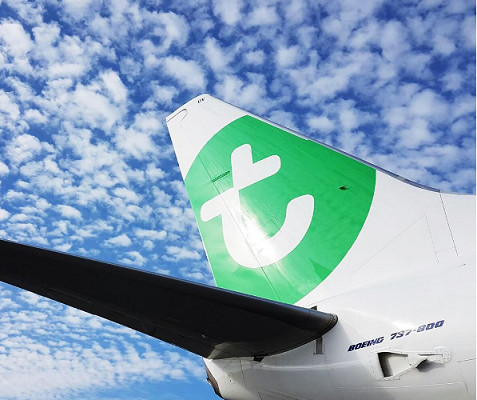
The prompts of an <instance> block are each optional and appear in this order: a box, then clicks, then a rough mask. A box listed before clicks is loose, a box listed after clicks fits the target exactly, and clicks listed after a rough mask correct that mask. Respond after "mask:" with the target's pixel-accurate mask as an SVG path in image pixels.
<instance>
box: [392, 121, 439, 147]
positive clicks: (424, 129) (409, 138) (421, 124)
mask: <svg viewBox="0 0 477 400" xmlns="http://www.w3.org/2000/svg"><path fill="white" fill-rule="evenodd" d="M428 125H429V124H428V123H427V121H426V120H424V119H420V118H418V119H416V120H414V121H413V122H412V124H411V126H410V127H409V128H407V129H403V130H402V131H401V132H400V136H401V140H400V142H401V144H402V145H403V146H405V147H409V148H417V147H420V146H422V145H423V144H429V143H433V142H434V141H435V140H436V138H435V136H433V134H432V133H431V131H430V130H429V126H428Z"/></svg>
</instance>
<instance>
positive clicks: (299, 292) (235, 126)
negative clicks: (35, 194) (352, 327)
mask: <svg viewBox="0 0 477 400" xmlns="http://www.w3.org/2000/svg"><path fill="white" fill-rule="evenodd" d="M243 144H249V145H250V146H251V148H252V156H253V161H254V162H257V161H260V160H262V159H264V158H266V157H269V156H272V155H278V156H279V157H280V160H281V167H280V170H279V171H278V172H277V173H276V174H274V175H272V176H270V177H268V178H266V179H264V180H263V181H260V182H257V183H255V184H253V185H251V186H249V187H246V188H245V189H243V190H241V191H240V203H241V207H242V210H243V212H247V213H249V216H250V214H253V216H254V217H255V218H256V219H257V220H258V222H259V223H260V225H261V226H262V228H263V230H264V231H265V232H266V233H267V234H268V235H269V236H273V235H274V234H275V233H276V232H277V231H278V230H279V229H280V227H281V226H282V224H283V221H284V219H285V213H286V206H287V204H288V203H289V202H290V201H291V200H292V199H294V198H296V197H299V196H301V195H305V194H311V195H312V196H313V197H314V201H315V207H314V214H313V219H312V222H311V225H310V227H309V229H308V232H307V233H306V235H305V237H304V238H303V240H302V241H301V242H300V244H299V245H298V246H297V247H296V248H295V249H294V250H293V251H292V252H291V253H290V254H288V255H287V256H286V257H284V258H283V259H282V260H280V261H279V262H277V263H275V264H272V265H269V266H266V267H263V268H257V269H250V268H246V267H243V266H241V265H239V264H237V263H236V262H235V261H234V260H233V259H232V258H231V257H230V255H229V254H228V251H227V249H226V247H225V243H224V238H223V232H222V222H221V219H222V218H221V217H220V216H219V217H215V218H213V219H212V220H210V221H208V222H203V221H202V220H201V218H200V210H201V207H202V205H203V204H204V203H205V202H206V201H208V200H210V199H211V198H213V197H215V196H217V195H218V194H219V193H222V192H224V191H225V190H227V189H229V188H231V187H232V173H229V171H231V168H232V167H231V162H230V156H231V154H232V152H233V151H234V150H235V149H236V148H237V147H239V146H241V145H243ZM375 179H376V172H375V170H374V169H373V168H371V167H368V166H366V165H364V164H361V163H359V162H358V161H355V160H353V159H351V158H349V157H346V156H345V155H342V154H340V153H337V152H335V151H333V150H331V149H328V148H326V147H325V146H322V145H320V144H318V143H315V142H313V141H309V140H306V139H302V138H300V137H298V136H295V135H292V134H290V133H288V132H285V131H283V130H281V129H279V128H276V127H273V126H271V125H268V124H266V123H264V122H262V121H259V120H257V119H255V118H252V117H250V116H245V117H242V118H239V119H238V120H236V121H234V122H232V123H231V124H229V125H227V126H226V127H225V128H223V129H222V130H221V131H219V132H218V133H217V134H216V135H214V137H213V138H212V139H211V140H210V141H209V142H208V143H207V144H206V146H204V148H203V149H202V150H201V151H200V153H199V155H198V157H197V158H196V159H195V160H194V162H193V164H192V166H191V168H190V170H189V173H188V175H187V177H186V179H185V184H186V188H187V191H188V193H189V196H190V200H191V204H192V208H193V210H194V213H195V216H196V219H197V221H198V225H199V230H200V232H201V235H202V238H203V240H204V244H205V248H206V251H207V255H208V258H209V261H210V264H211V267H212V270H213V273H214V277H215V280H216V282H217V285H218V286H220V287H223V288H227V289H232V290H235V291H239V292H243V293H248V294H252V295H255V296H260V297H265V298H269V299H273V300H278V301H282V302H286V303H291V304H292V303H295V302H297V301H298V300H299V299H301V298H302V297H304V296H305V295H306V294H308V293H309V292H310V291H311V290H313V289H314V288H315V287H316V286H317V285H319V284H320V283H321V282H322V281H323V280H324V279H325V278H326V277H327V276H328V275H329V274H330V273H331V272H332V271H333V270H334V268H335V267H336V266H337V265H338V264H339V263H340V261H341V260H342V259H343V257H344V256H345V255H346V253H347V252H348V250H349V249H350V247H351V246H352V245H353V243H354V241H355V240H356V238H357V236H358V234H359V232H360V230H361V228H362V226H363V224H364V221H365V220H366V217H367V215H368V212H369V208H370V206H371V202H372V199H373V194H374V187H375ZM343 187H346V190H343V189H340V188H343Z"/></svg>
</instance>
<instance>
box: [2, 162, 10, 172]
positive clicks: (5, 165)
mask: <svg viewBox="0 0 477 400" xmlns="http://www.w3.org/2000/svg"><path fill="white" fill-rule="evenodd" d="M9 172H10V168H8V165H7V164H5V163H4V162H2V161H0V175H7V174H8V173H9Z"/></svg>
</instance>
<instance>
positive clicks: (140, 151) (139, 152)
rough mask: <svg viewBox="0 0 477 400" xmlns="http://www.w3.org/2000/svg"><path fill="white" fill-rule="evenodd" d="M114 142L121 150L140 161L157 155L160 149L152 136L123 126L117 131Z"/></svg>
mask: <svg viewBox="0 0 477 400" xmlns="http://www.w3.org/2000/svg"><path fill="white" fill-rule="evenodd" d="M114 141H115V143H116V146H117V148H118V149H119V150H121V151H122V152H123V153H125V154H126V155H128V156H131V157H134V158H136V159H138V160H144V159H146V158H147V157H148V156H149V155H151V154H157V153H158V149H157V147H156V145H155V144H154V141H153V140H152V138H151V135H149V134H148V133H144V132H138V131H136V130H134V129H125V128H123V127H122V126H121V127H119V128H118V129H117V130H116V134H115V137H114Z"/></svg>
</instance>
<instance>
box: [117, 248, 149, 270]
mask: <svg viewBox="0 0 477 400" xmlns="http://www.w3.org/2000/svg"><path fill="white" fill-rule="evenodd" d="M126 255H127V257H124V258H122V259H121V260H120V262H121V263H124V264H128V265H135V266H137V267H142V266H143V265H144V264H145V263H146V261H147V259H146V258H144V257H143V256H142V255H141V253H139V252H138V251H128V252H127V253H126Z"/></svg>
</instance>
